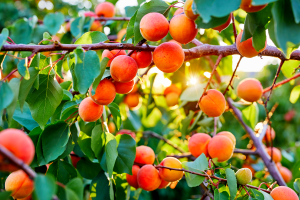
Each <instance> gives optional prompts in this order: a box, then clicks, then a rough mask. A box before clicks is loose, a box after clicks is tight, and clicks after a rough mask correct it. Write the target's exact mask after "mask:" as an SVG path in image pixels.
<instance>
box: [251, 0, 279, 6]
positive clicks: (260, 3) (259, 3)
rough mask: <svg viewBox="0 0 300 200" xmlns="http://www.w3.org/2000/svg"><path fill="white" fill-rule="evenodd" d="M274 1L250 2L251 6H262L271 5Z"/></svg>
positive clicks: (253, 0) (257, 0) (254, 0)
mask: <svg viewBox="0 0 300 200" xmlns="http://www.w3.org/2000/svg"><path fill="white" fill-rule="evenodd" d="M274 1H277V0H252V2H251V5H254V6H261V5H264V4H267V3H272V2H274Z"/></svg>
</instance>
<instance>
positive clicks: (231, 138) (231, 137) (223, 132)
mask: <svg viewBox="0 0 300 200" xmlns="http://www.w3.org/2000/svg"><path fill="white" fill-rule="evenodd" d="M218 135H224V136H226V137H228V138H229V139H230V140H231V141H232V143H233V144H234V146H235V145H236V138H235V136H234V135H233V134H232V133H230V132H229V131H222V132H220V133H218Z"/></svg>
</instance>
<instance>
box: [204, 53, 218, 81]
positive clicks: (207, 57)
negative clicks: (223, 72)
mask: <svg viewBox="0 0 300 200" xmlns="http://www.w3.org/2000/svg"><path fill="white" fill-rule="evenodd" d="M205 59H206V60H207V61H208V63H209V66H210V68H211V70H213V69H214V66H215V64H214V61H213V60H212V59H211V57H209V56H205ZM215 77H216V79H217V82H218V83H221V82H222V80H221V77H220V74H219V73H218V71H215Z"/></svg>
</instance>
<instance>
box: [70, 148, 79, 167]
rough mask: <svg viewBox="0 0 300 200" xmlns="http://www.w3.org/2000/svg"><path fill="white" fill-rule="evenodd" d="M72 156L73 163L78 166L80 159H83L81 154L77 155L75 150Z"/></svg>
mask: <svg viewBox="0 0 300 200" xmlns="http://www.w3.org/2000/svg"><path fill="white" fill-rule="evenodd" d="M70 156H71V161H72V165H73V166H74V167H75V168H77V163H78V162H79V160H80V159H81V158H80V157H79V156H77V155H76V154H75V153H74V151H72V152H71V154H70Z"/></svg>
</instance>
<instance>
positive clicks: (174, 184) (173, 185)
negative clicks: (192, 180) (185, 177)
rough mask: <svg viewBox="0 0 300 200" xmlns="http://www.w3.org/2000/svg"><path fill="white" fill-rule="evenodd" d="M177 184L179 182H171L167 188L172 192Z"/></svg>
mask: <svg viewBox="0 0 300 200" xmlns="http://www.w3.org/2000/svg"><path fill="white" fill-rule="evenodd" d="M178 182H179V181H175V182H172V183H171V184H170V186H169V187H170V188H171V189H172V190H173V189H175V187H176V186H177V184H178Z"/></svg>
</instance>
